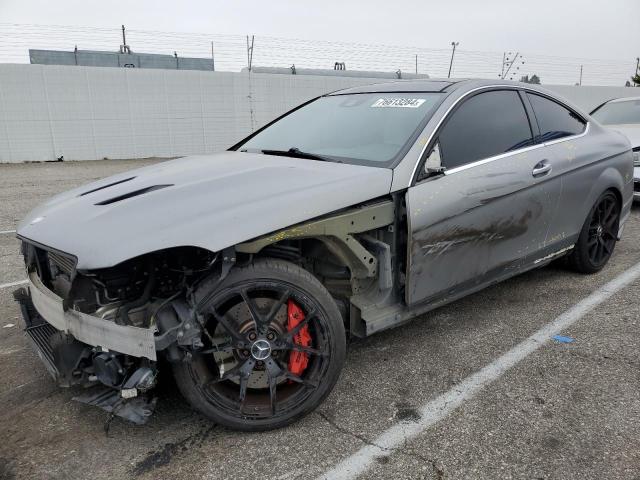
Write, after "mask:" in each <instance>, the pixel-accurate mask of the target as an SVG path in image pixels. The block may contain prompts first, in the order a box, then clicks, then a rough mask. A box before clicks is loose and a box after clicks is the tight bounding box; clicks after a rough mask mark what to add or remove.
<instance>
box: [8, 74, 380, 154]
mask: <svg viewBox="0 0 640 480" xmlns="http://www.w3.org/2000/svg"><path fill="white" fill-rule="evenodd" d="M373 81H378V82H379V81H380V80H379V79H378V80H375V79H374V80H371V79H362V78H339V77H315V76H292V75H291V76H287V75H270V74H251V75H249V74H247V73H230V72H200V71H174V70H144V69H128V68H100V67H76V66H71V67H69V66H50V65H13V64H3V65H0V162H21V161H35V160H53V159H56V158H58V157H60V156H61V155H64V159H65V160H96V159H103V158H105V157H106V158H116V159H117V158H144V157H172V156H180V155H189V154H198V153H211V152H215V151H219V150H223V149H225V148H227V147H229V146H231V145H232V144H233V143H235V142H236V141H238V140H240V139H242V138H243V137H245V136H246V135H248V134H249V133H251V131H252V129H255V128H257V127H259V126H261V125H263V124H264V123H266V122H268V121H270V120H272V119H273V118H275V117H276V116H278V115H280V114H282V113H284V112H286V111H287V110H289V109H291V108H292V107H294V106H296V105H298V104H300V103H302V102H304V101H305V100H308V99H310V98H313V97H315V96H318V95H321V94H323V93H326V92H330V91H333V90H339V89H341V88H345V87H349V86H352V85H359V84H366V83H372V82H373Z"/></svg>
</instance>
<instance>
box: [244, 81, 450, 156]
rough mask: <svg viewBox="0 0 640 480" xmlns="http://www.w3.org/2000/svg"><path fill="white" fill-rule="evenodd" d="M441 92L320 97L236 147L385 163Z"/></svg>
mask: <svg viewBox="0 0 640 480" xmlns="http://www.w3.org/2000/svg"><path fill="white" fill-rule="evenodd" d="M443 97H444V94H442V93H420V92H412V93H366V94H352V95H332V96H326V97H320V98H318V99H317V100H314V101H313V102H311V103H309V104H307V105H305V106H303V107H301V108H299V109H297V110H295V111H293V112H291V113H289V114H288V115H286V116H285V117H283V118H281V119H280V120H278V121H276V122H275V123H273V124H272V125H270V126H268V127H267V128H265V129H264V130H262V131H260V132H258V133H257V134H256V135H254V136H253V137H252V138H250V139H249V140H248V141H246V142H245V143H244V144H241V145H240V146H239V147H237V149H238V150H240V151H248V152H257V151H260V152H263V153H271V154H276V153H275V152H280V153H281V154H289V153H291V152H294V153H293V154H291V156H296V157H298V158H305V157H306V158H312V157H313V156H316V157H318V158H317V159H323V160H330V161H339V162H345V163H356V164H364V165H378V166H389V165H390V164H391V163H393V161H394V160H395V159H396V157H397V156H398V155H399V154H400V153H401V151H402V150H403V147H405V146H407V147H408V143H409V141H410V140H411V139H412V136H413V135H414V133H416V134H417V130H418V128H419V127H423V125H424V123H425V122H426V121H427V120H428V119H429V118H430V116H431V115H432V113H433V111H434V110H435V107H436V105H437V104H438V102H439V101H440V100H441V99H442V98H443Z"/></svg>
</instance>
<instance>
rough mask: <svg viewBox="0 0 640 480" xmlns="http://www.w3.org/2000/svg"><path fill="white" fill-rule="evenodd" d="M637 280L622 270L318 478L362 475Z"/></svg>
mask: <svg viewBox="0 0 640 480" xmlns="http://www.w3.org/2000/svg"><path fill="white" fill-rule="evenodd" d="M638 277H640V263H637V264H635V265H634V266H633V267H631V268H629V269H628V270H626V271H624V272H623V273H621V274H620V275H618V276H617V277H616V278H614V279H613V280H611V281H610V282H608V283H607V284H605V285H603V286H602V287H600V288H598V289H597V290H596V291H594V292H593V293H592V294H591V295H589V296H588V297H586V298H584V299H583V300H581V301H580V302H578V303H577V304H575V305H574V306H573V307H571V308H570V309H569V310H567V311H566V312H564V313H563V314H561V315H560V316H559V317H557V318H556V319H555V320H554V321H552V322H551V323H548V324H546V325H545V326H543V327H542V328H541V329H540V330H538V331H537V332H535V333H534V334H533V335H531V336H530V337H528V338H527V339H526V340H524V341H523V342H521V343H519V344H518V345H516V346H515V347H513V348H512V349H511V350H509V351H508V352H506V353H505V354H504V355H502V356H500V357H499V358H497V359H495V360H494V361H493V362H491V363H490V364H488V365H486V366H485V367H483V368H482V369H480V370H479V371H477V372H476V373H474V374H472V375H470V376H468V377H467V378H465V379H464V380H463V381H462V382H460V383H458V384H457V385H455V386H454V387H453V388H451V390H449V391H447V392H445V393H443V394H442V395H440V396H439V397H437V398H435V399H434V400H432V401H430V402H428V403H426V404H424V405H422V407H420V409H419V411H420V420H418V421H417V422H401V423H397V424H395V425H393V426H392V427H390V428H389V429H388V430H386V431H384V432H383V433H382V434H381V435H380V436H378V437H377V438H376V439H374V440H373V441H372V442H371V443H370V444H368V445H366V446H364V447H362V448H361V449H360V450H358V451H357V452H355V453H354V454H353V455H351V456H349V457H347V458H345V459H344V460H342V461H341V462H340V463H338V464H337V465H336V466H334V467H333V468H332V469H330V470H328V471H327V472H325V473H324V474H323V475H322V476H321V477H319V478H321V479H339V480H347V479H353V478H356V477H357V476H358V475H360V474H361V473H363V472H365V471H366V470H367V469H368V468H369V467H370V466H371V464H372V462H373V461H374V460H375V459H376V458H380V457H386V456H388V455H391V454H392V453H394V451H395V450H396V449H397V448H398V447H401V446H404V445H405V443H406V442H408V441H410V440H411V439H413V438H415V437H417V436H418V435H420V434H421V433H422V432H424V431H425V430H427V429H428V428H429V427H431V426H433V425H435V424H437V423H438V422H439V421H441V420H443V419H444V418H446V417H447V416H448V415H449V414H450V413H451V412H452V411H454V410H455V409H456V408H458V407H459V406H461V405H462V404H463V403H464V402H465V401H466V400H470V399H471V398H473V397H474V396H475V395H476V394H477V393H478V392H479V391H480V390H482V389H483V388H484V387H486V386H487V385H489V384H490V383H492V382H493V381H495V380H497V379H498V378H500V377H501V376H502V375H503V374H504V373H505V372H506V371H507V370H509V369H510V368H511V367H513V366H515V365H517V364H518V363H519V362H521V361H522V360H524V359H525V358H527V357H528V356H529V355H530V354H531V353H533V352H535V351H536V350H538V349H539V348H540V347H541V346H542V345H544V344H545V343H546V342H548V341H549V339H550V338H551V337H552V336H554V335H557V334H558V333H560V332H561V331H562V330H564V329H566V328H567V327H569V326H571V325H572V324H574V323H575V322H576V321H578V320H580V319H581V318H582V317H583V316H584V315H586V314H587V313H589V312H590V311H591V310H593V309H594V308H595V307H597V306H598V305H600V304H601V303H603V302H604V301H606V300H607V299H609V298H610V297H611V296H612V295H613V294H615V293H616V292H618V291H619V290H621V289H622V288H624V287H626V286H627V285H629V284H630V283H631V282H633V281H634V280H636V279H637V278H638Z"/></svg>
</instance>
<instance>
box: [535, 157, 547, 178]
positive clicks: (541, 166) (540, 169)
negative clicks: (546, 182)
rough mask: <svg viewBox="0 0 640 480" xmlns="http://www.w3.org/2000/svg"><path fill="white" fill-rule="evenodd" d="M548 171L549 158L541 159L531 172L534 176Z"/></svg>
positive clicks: (539, 175) (540, 175)
mask: <svg viewBox="0 0 640 480" xmlns="http://www.w3.org/2000/svg"><path fill="white" fill-rule="evenodd" d="M550 171H551V163H549V160H542V161H541V162H538V163H536V165H535V166H534V167H533V171H532V172H531V174H532V175H533V176H534V177H542V176H543V175H546V174H548V173H549V172H550Z"/></svg>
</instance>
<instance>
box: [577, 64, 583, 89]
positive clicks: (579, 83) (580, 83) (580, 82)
mask: <svg viewBox="0 0 640 480" xmlns="http://www.w3.org/2000/svg"><path fill="white" fill-rule="evenodd" d="M578 85H582V65H580V81H579V82H578Z"/></svg>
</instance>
